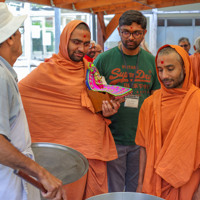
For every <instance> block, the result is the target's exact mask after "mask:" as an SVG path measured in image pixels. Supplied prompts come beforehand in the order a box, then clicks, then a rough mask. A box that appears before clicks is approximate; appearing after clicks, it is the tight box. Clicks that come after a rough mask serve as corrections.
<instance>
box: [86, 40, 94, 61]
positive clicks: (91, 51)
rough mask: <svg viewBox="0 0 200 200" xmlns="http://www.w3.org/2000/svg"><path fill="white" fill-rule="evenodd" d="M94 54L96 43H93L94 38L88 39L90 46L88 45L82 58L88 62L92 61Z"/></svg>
mask: <svg viewBox="0 0 200 200" xmlns="http://www.w3.org/2000/svg"><path fill="white" fill-rule="evenodd" d="M95 55H96V43H95V41H94V40H91V41H90V47H89V49H88V52H87V54H86V55H85V57H84V58H85V59H86V60H87V61H88V62H93V61H94V57H95Z"/></svg>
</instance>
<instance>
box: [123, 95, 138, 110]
mask: <svg viewBox="0 0 200 200" xmlns="http://www.w3.org/2000/svg"><path fill="white" fill-rule="evenodd" d="M138 103H139V96H138V95H133V94H131V95H128V96H126V97H125V102H124V107H128V108H138Z"/></svg>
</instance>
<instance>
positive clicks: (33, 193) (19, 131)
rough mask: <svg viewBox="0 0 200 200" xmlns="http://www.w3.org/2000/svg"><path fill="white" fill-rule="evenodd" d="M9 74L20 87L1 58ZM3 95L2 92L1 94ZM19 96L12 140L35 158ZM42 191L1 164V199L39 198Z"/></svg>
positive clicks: (31, 199)
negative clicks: (18, 107)
mask: <svg viewBox="0 0 200 200" xmlns="http://www.w3.org/2000/svg"><path fill="white" fill-rule="evenodd" d="M0 65H1V66H3V67H4V69H5V73H7V76H11V77H12V79H13V84H14V85H15V87H16V88H18V86H17V83H16V81H15V80H14V78H13V76H12V74H11V73H10V72H9V70H8V69H7V68H6V66H4V64H3V62H1V60H0ZM0 95H1V94H0ZM18 96H19V102H20V112H19V114H18V116H17V118H16V119H15V121H14V122H13V124H12V126H11V127H10V135H9V136H10V137H9V139H10V140H11V141H10V142H11V143H12V144H13V145H14V146H15V147H16V148H17V149H18V150H19V151H20V152H22V153H23V154H24V155H26V156H28V157H30V158H31V159H34V155H33V152H32V150H31V137H30V133H29V128H28V123H27V119H26V115H25V112H24V108H23V105H22V101H21V97H20V95H18ZM39 199H40V193H39V190H38V189H36V188H35V187H34V186H32V185H31V184H29V183H27V182H26V181H24V180H22V179H21V178H20V177H18V176H16V175H15V174H14V173H13V169H11V168H9V167H6V166H4V165H1V164H0V200H39Z"/></svg>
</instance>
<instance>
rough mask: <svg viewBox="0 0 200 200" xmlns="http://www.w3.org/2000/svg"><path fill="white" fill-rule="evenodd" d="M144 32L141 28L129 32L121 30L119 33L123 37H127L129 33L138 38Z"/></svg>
mask: <svg viewBox="0 0 200 200" xmlns="http://www.w3.org/2000/svg"><path fill="white" fill-rule="evenodd" d="M143 33H144V31H143V30H141V31H134V32H132V33H131V32H129V31H123V30H121V34H122V36H123V37H124V38H126V39H127V38H129V37H130V36H131V35H132V36H133V37H134V38H135V39H138V38H139V37H140V36H141V35H142V34H143Z"/></svg>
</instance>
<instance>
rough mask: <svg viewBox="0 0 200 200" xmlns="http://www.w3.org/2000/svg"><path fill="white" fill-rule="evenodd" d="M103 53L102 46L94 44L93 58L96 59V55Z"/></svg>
mask: <svg viewBox="0 0 200 200" xmlns="http://www.w3.org/2000/svg"><path fill="white" fill-rule="evenodd" d="M100 53H103V48H102V46H101V45H100V44H96V54H95V56H94V60H95V59H96V57H97V56H98V55H99V54H100Z"/></svg>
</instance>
